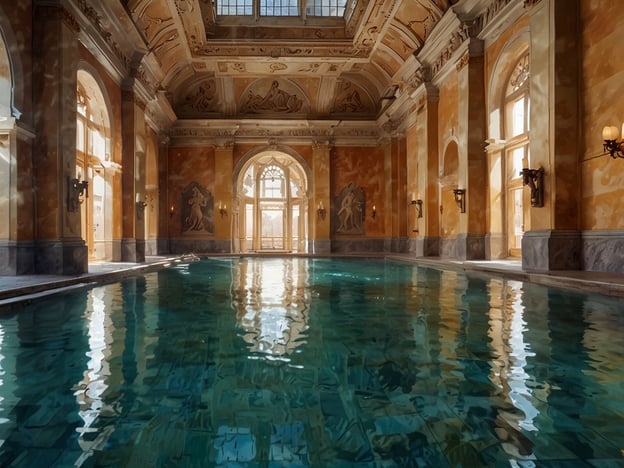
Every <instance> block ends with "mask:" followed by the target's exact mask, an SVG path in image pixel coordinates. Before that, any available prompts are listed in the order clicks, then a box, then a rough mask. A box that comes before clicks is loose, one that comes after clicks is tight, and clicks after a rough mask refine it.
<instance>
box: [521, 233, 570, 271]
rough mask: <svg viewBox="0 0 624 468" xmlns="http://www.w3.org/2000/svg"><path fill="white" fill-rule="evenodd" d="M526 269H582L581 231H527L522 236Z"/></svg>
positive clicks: (523, 267) (524, 268) (523, 262)
mask: <svg viewBox="0 0 624 468" xmlns="http://www.w3.org/2000/svg"><path fill="white" fill-rule="evenodd" d="M522 269H523V270H525V271H536V272H540V271H550V270H579V269H581V233H580V231H563V230H562V231H553V230H542V231H527V232H525V233H524V236H522Z"/></svg>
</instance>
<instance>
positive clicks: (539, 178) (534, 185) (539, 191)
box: [520, 167, 544, 207]
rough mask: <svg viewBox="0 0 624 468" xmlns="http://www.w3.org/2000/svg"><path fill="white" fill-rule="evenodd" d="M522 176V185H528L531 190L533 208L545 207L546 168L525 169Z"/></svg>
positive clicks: (521, 173)
mask: <svg viewBox="0 0 624 468" xmlns="http://www.w3.org/2000/svg"><path fill="white" fill-rule="evenodd" d="M520 175H521V176H522V185H528V186H529V187H530V188H531V206H535V207H542V206H544V168H543V167H540V168H539V169H529V168H526V167H525V168H524V169H522V171H521V172H520Z"/></svg>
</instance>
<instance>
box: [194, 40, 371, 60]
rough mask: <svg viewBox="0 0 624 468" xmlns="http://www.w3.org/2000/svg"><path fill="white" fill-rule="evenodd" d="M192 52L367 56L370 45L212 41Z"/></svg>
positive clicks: (205, 53) (246, 55)
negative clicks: (284, 44) (248, 43)
mask: <svg viewBox="0 0 624 468" xmlns="http://www.w3.org/2000/svg"><path fill="white" fill-rule="evenodd" d="M192 52H193V54H195V55H197V56H204V57H232V56H238V57H256V56H265V57H271V58H282V57H310V58H313V57H319V58H322V57H337V58H345V57H347V58H367V57H368V56H369V55H370V52H371V47H370V46H368V47H366V46H359V47H352V46H351V45H345V46H339V45H336V44H331V45H330V44H328V45H322V44H319V45H317V46H315V47H288V46H257V45H246V44H244V43H241V44H240V45H237V46H236V47H233V46H231V45H225V44H222V45H219V44H215V43H214V42H210V43H209V44H197V45H196V46H195V47H193V49H192Z"/></svg>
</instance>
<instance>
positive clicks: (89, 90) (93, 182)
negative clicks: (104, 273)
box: [76, 70, 111, 260]
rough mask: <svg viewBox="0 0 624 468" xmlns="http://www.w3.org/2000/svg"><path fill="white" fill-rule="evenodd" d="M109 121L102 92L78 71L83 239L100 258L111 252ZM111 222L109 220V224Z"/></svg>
mask: <svg viewBox="0 0 624 468" xmlns="http://www.w3.org/2000/svg"><path fill="white" fill-rule="evenodd" d="M109 134H110V121H109V119H108V110H107V108H106V104H105V103H104V98H103V96H102V92H101V91H100V89H99V87H98V85H97V83H96V82H95V79H94V78H93V77H92V76H91V75H90V74H88V73H86V72H84V71H82V70H80V71H79V72H78V87H77V90H76V178H78V179H79V180H86V181H87V182H88V183H89V186H88V192H89V196H88V198H87V197H85V198H83V202H82V204H81V220H82V223H81V226H82V238H83V239H84V240H85V242H86V244H87V247H88V250H89V258H90V259H92V260H97V259H99V260H103V259H106V258H108V257H109V256H110V255H111V252H110V249H109V248H107V245H106V241H107V239H108V238H109V237H110V233H109V232H107V230H110V226H107V221H106V217H107V215H108V216H110V200H107V199H106V195H107V193H108V194H110V193H111V190H110V188H109V186H110V181H107V179H106V178H107V174H106V172H107V171H106V167H107V166H110V161H109V159H110V158H109V151H110V149H109V146H110V137H109ZM108 224H110V223H108Z"/></svg>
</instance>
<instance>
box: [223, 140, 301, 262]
mask: <svg viewBox="0 0 624 468" xmlns="http://www.w3.org/2000/svg"><path fill="white" fill-rule="evenodd" d="M307 191H308V177H307V175H306V172H305V169H304V168H303V166H302V165H301V164H300V163H299V162H298V161H297V159H295V158H294V157H293V156H291V155H289V154H287V153H284V152H280V151H276V150H269V151H264V152H262V153H260V154H258V155H256V156H253V157H251V158H250V159H249V160H248V161H247V162H246V163H245V164H244V165H243V166H242V168H241V170H240V171H239V172H238V177H237V182H236V193H235V195H236V200H237V203H238V210H237V211H238V222H237V226H236V228H237V230H238V234H237V237H238V249H236V248H235V250H238V251H240V252H288V253H303V252H307V244H308V222H307V219H308V208H307V207H308V196H307Z"/></svg>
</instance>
